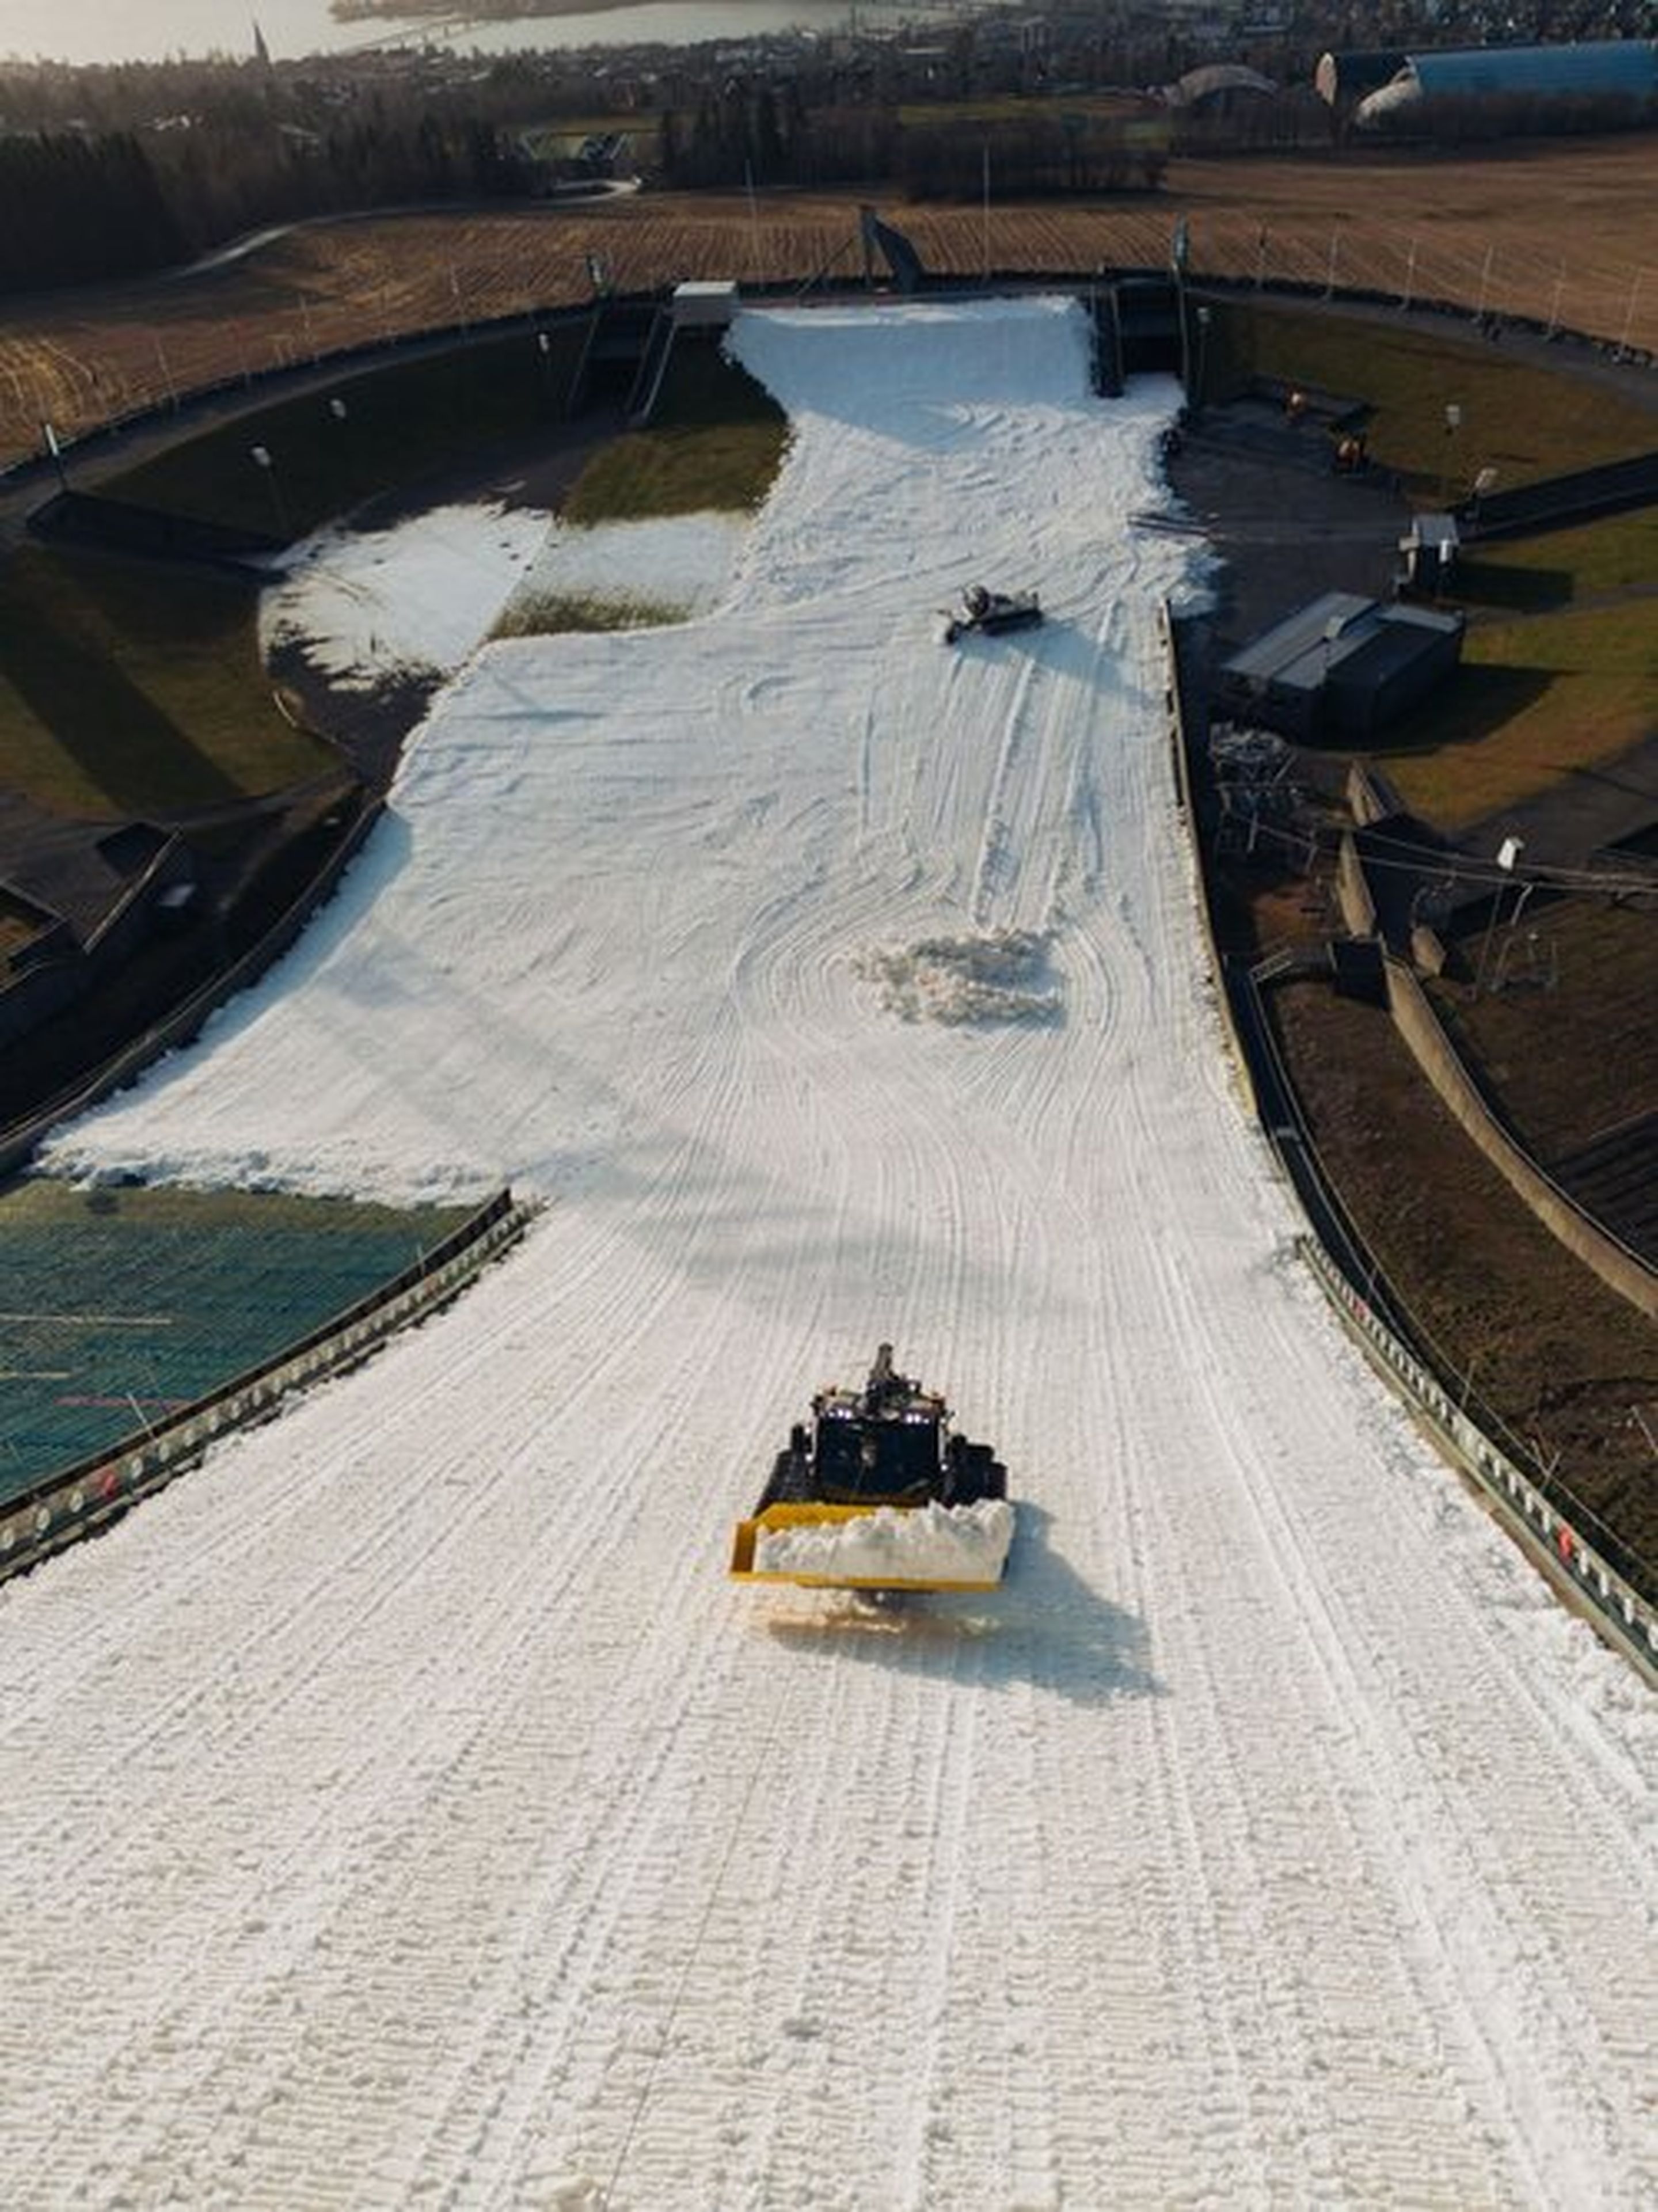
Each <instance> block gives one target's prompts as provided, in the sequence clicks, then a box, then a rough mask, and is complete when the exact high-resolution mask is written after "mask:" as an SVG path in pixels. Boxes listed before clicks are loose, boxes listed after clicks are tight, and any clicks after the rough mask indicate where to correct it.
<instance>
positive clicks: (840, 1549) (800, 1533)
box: [754, 1498, 1013, 1583]
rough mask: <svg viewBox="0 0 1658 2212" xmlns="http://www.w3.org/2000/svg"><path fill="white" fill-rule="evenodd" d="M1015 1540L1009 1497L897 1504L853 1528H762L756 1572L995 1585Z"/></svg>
mask: <svg viewBox="0 0 1658 2212" xmlns="http://www.w3.org/2000/svg"><path fill="white" fill-rule="evenodd" d="M1012 1541H1013V1508H1012V1507H1011V1505H1010V1504H1007V1503H1006V1501H1005V1499H1003V1498H985V1499H983V1500H982V1501H981V1503H980V1504H977V1505H934V1504H928V1505H920V1506H917V1507H916V1508H915V1509H914V1510H913V1511H909V1510H903V1509H902V1508H899V1507H896V1506H890V1505H883V1506H879V1507H878V1508H877V1510H875V1511H874V1512H873V1513H866V1514H860V1515H859V1517H858V1518H857V1519H856V1520H853V1521H824V1522H808V1523H806V1524H805V1525H804V1526H800V1527H795V1528H774V1529H762V1530H761V1531H760V1533H759V1534H758V1536H757V1537H756V1541H755V1547H754V1564H755V1567H756V1571H757V1572H759V1573H761V1574H774V1575H827V1576H829V1577H832V1578H835V1579H837V1580H844V1581H848V1582H850V1581H853V1580H860V1581H862V1580H869V1581H878V1580H883V1579H885V1578H887V1577H890V1578H891V1579H892V1580H893V1581H894V1582H895V1583H899V1582H973V1583H990V1582H995V1581H998V1580H999V1578H1000V1576H1001V1572H1002V1569H1003V1567H1004V1566H1005V1565H1006V1563H1007V1554H1008V1547H1009V1546H1010V1545H1011V1543H1012Z"/></svg>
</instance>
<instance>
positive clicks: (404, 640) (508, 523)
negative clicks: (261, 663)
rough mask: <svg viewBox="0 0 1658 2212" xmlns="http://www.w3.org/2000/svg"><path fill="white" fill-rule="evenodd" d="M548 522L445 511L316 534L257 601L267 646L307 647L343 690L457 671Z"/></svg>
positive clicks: (515, 510) (490, 510) (521, 511)
mask: <svg viewBox="0 0 1658 2212" xmlns="http://www.w3.org/2000/svg"><path fill="white" fill-rule="evenodd" d="M548 520H549V518H548V516H547V515H546V514H545V513H543V512H541V511H539V510H537V509H531V508H523V507H510V508H509V507H496V506H489V507H434V508H433V509H432V510H431V512H430V513H426V514H420V515H415V516H413V517H411V518H410V520H408V521H406V522H400V523H398V524H397V525H396V526H395V527H393V528H392V529H390V530H368V531H361V532H358V531H353V530H349V529H346V528H343V527H336V528H331V529H328V530H322V531H319V532H317V533H316V535H315V536H314V537H312V538H307V539H305V540H304V541H303V543H302V544H300V545H299V546H297V547H296V548H295V550H293V552H292V553H290V554H289V555H288V556H287V558H286V559H285V561H284V563H283V569H282V580H281V582H280V583H276V584H273V585H272V586H270V589H269V590H268V591H267V592H265V593H264V598H263V599H262V600H261V602H260V607H259V646H260V649H261V651H262V652H263V653H265V654H266V655H267V656H268V655H269V654H270V653H271V652H272V650H273V649H274V648H276V647H279V646H284V645H299V646H301V647H303V648H304V651H305V653H306V657H307V659H309V660H310V661H311V663H312V664H313V666H314V667H317V668H319V669H320V670H321V671H323V672H324V673H325V675H327V676H330V677H331V678H333V679H334V681H335V682H336V683H337V684H339V685H340V686H341V688H342V689H343V690H352V691H372V690H374V689H375V687H376V686H377V685H379V684H384V683H386V682H387V681H389V680H390V679H392V678H396V677H400V676H410V675H413V676H448V675H451V674H452V673H453V671H455V670H456V669H458V668H459V667H460V666H461V665H462V664H463V663H464V662H465V661H466V660H468V659H470V658H471V654H472V653H473V651H474V650H475V649H476V647H477V646H478V645H479V644H480V642H481V641H483V639H484V638H486V637H487V636H488V635H489V632H490V631H491V630H492V629H494V627H495V622H496V619H497V617H499V615H500V613H501V608H502V606H503V605H505V604H506V602H507V599H509V598H510V597H511V595H512V593H513V590H514V589H515V587H516V586H517V585H518V583H519V580H521V578H522V577H523V575H524V574H525V571H526V570H527V569H528V568H530V566H531V562H533V561H534V559H535V556H536V555H537V553H538V552H539V551H540V550H541V546H542V544H543V541H544V538H546V535H547V526H548Z"/></svg>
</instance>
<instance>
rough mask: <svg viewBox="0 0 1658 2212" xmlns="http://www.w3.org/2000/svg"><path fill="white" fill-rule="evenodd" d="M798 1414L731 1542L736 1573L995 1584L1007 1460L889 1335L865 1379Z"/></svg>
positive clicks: (838, 1581) (888, 1583) (840, 1585)
mask: <svg viewBox="0 0 1658 2212" xmlns="http://www.w3.org/2000/svg"><path fill="white" fill-rule="evenodd" d="M811 1414H812V1418H811V1424H810V1425H807V1424H805V1422H797V1423H796V1424H795V1425H794V1427H793V1429H792V1430H791V1431H789V1441H788V1447H787V1449H786V1450H784V1451H780V1452H779V1454H778V1455H777V1457H776V1460H775V1461H774V1463H773V1467H772V1471H771V1479H770V1480H769V1481H768V1483H767V1485H766V1487H765V1489H764V1490H763V1492H762V1493H761V1497H760V1501H759V1503H758V1504H756V1507H755V1509H754V1511H753V1513H752V1515H751V1516H750V1518H749V1519H748V1520H746V1521H743V1522H738V1528H737V1531H736V1534H735V1536H734V1538H733V1540H732V1557H731V1572H732V1576H733V1577H735V1578H736V1579H737V1580H738V1581H739V1582H778V1583H803V1584H805V1585H806V1586H808V1587H811V1588H818V1589H865V1590H884V1589H885V1590H906V1589H917V1590H919V1589H994V1588H995V1587H996V1585H997V1583H999V1581H1000V1580H1001V1578H1002V1574H1003V1571H1004V1569H1005V1566H1006V1564H1007V1553H1008V1547H1009V1546H1010V1545H1011V1542H1012V1539H1013V1509H1012V1507H1011V1505H1009V1504H1008V1503H1007V1502H1006V1501H1007V1469H1006V1468H1005V1467H1004V1466H1003V1465H1002V1463H1001V1462H1000V1461H999V1459H998V1458H997V1457H996V1455H995V1454H994V1453H993V1451H992V1449H991V1448H990V1446H989V1445H988V1444H981V1443H969V1441H968V1439H967V1438H966V1437H963V1436H962V1435H961V1434H960V1433H959V1431H956V1430H954V1429H952V1428H951V1427H950V1409H949V1407H947V1406H946V1405H945V1403H944V1400H943V1398H942V1397H940V1396H938V1394H937V1393H936V1392H934V1391H930V1390H924V1389H921V1387H920V1384H919V1383H915V1382H914V1381H912V1380H911V1378H910V1377H909V1376H908V1375H900V1374H898V1373H897V1372H896V1370H894V1367H893V1364H892V1346H890V1344H884V1345H882V1346H879V1348H878V1351H877V1352H876V1355H875V1364H874V1365H873V1366H872V1368H871V1370H870V1371H869V1376H868V1379H867V1381H866V1382H865V1384H864V1387H863V1389H861V1390H851V1389H842V1388H841V1386H840V1385H839V1384H838V1383H835V1384H831V1385H829V1388H827V1389H823V1390H820V1391H819V1392H818V1394H817V1396H816V1397H815V1398H814V1399H813V1400H812V1401H811Z"/></svg>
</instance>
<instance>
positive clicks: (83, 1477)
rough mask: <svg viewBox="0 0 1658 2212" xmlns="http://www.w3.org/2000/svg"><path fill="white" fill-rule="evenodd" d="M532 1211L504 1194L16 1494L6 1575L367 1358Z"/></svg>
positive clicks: (10, 1504)
mask: <svg viewBox="0 0 1658 2212" xmlns="http://www.w3.org/2000/svg"><path fill="white" fill-rule="evenodd" d="M533 1212H534V1208H533V1207H531V1206H529V1205H527V1204H525V1203H524V1202H523V1201H521V1200H517V1199H515V1198H514V1197H513V1194H512V1192H511V1191H510V1190H503V1191H499V1192H497V1193H496V1194H495V1197H494V1198H492V1199H491V1200H489V1203H488V1204H487V1205H486V1206H483V1207H482V1208H480V1210H479V1211H478V1212H477V1213H475V1214H474V1215H473V1216H472V1217H471V1219H470V1220H468V1221H466V1222H464V1223H463V1224H462V1225H461V1226H460V1227H459V1229H458V1230H456V1231H455V1232H454V1234H453V1235H452V1236H451V1237H446V1238H445V1239H444V1240H443V1242H442V1243H440V1244H438V1245H435V1246H434V1248H433V1249H432V1250H431V1251H430V1252H428V1253H426V1254H425V1255H423V1256H422V1258H421V1259H420V1260H418V1261H416V1262H415V1263H414V1265H413V1266H411V1267H406V1268H404V1270H403V1271H402V1273H399V1274H398V1275H395V1276H393V1277H392V1279H391V1280H390V1281H389V1282H386V1283H385V1284H382V1285H381V1286H380V1288H379V1289H378V1290H377V1291H374V1292H373V1293H371V1295H370V1296H369V1297H366V1298H362V1299H360V1300H359V1301H358V1302H357V1304H355V1305H353V1306H350V1307H349V1308H348V1309H347V1310H346V1311H345V1312H343V1313H342V1314H339V1315H337V1316H335V1318H334V1319H333V1320H332V1321H330V1322H325V1323H324V1325H323V1326H322V1327H321V1328H319V1329H315V1330H313V1332H312V1333H311V1334H309V1335H307V1336H304V1337H302V1338H301V1339H300V1340H299V1341H298V1342H297V1343H295V1344H293V1345H290V1346H288V1348H287V1350H286V1351H284V1352H280V1353H278V1354H277V1355H276V1358H272V1359H270V1360H266V1361H264V1362H263V1363H262V1364H260V1365H258V1367H254V1368H250V1369H249V1370H248V1371H247V1372H246V1374H243V1375H240V1376H237V1377H236V1378H235V1379H234V1381H233V1382H230V1383H226V1384H225V1385H224V1386H223V1388H222V1389H218V1390H214V1391H211V1392H210V1393H209V1394H208V1395H207V1396H206V1397H203V1398H198V1399H197V1401H195V1402H194V1403H193V1404H192V1405H190V1406H186V1407H182V1408H181V1409H180V1410H179V1412H178V1413H174V1414H173V1415H171V1416H170V1417H169V1418H168V1419H166V1420H164V1421H158V1422H156V1423H155V1424H154V1425H150V1426H149V1427H147V1428H146V1429H145V1430H144V1431H143V1434H142V1436H140V1437H134V1438H130V1439H129V1440H128V1442H127V1443H126V1444H125V1447H124V1448H123V1449H120V1450H118V1451H114V1452H104V1453H100V1454H99V1455H96V1456H94V1457H93V1458H91V1459H87V1460H83V1461H82V1462H79V1463H78V1464H76V1466H74V1467H71V1468H64V1470H62V1471H61V1472H60V1473H58V1474H54V1475H52V1476H50V1477H49V1478H48V1479H47V1480H46V1481H44V1482H41V1483H38V1484H36V1485H35V1486H34V1487H33V1489H31V1490H27V1491H25V1492H22V1493H21V1495H20V1496H17V1497H15V1498H9V1499H8V1500H7V1501H6V1503H5V1504H4V1506H3V1508H0V1581H4V1580H5V1579H6V1578H7V1577H9V1576H11V1575H15V1574H20V1573H21V1572H23V1571H25V1570H26V1569H27V1568H29V1567H33V1566H35V1565H38V1564H39V1561H40V1560H42V1559H46V1558H47V1557H48V1556H49V1555H50V1554H51V1553H53V1552H57V1551H61V1550H62V1549H63V1547H64V1546H65V1545H66V1544H72V1543H75V1542H76V1541H78V1540H79V1539H80V1538H81V1537H82V1536H88V1535H91V1534H94V1533H95V1532H96V1531H97V1530H99V1529H100V1528H106V1527H107V1526H108V1524H109V1523H110V1522H112V1521H113V1520H114V1519H116V1518H117V1517H118V1516H119V1515H120V1514H122V1513H125V1511H126V1510H127V1509H128V1507H129V1506H131V1505H133V1504H136V1503H137V1500H138V1499H139V1498H146V1497H148V1496H149V1494H150V1493H151V1492H153V1491H157V1490H160V1489H162V1488H163V1487H165V1486H166V1485H167V1483H169V1482H172V1481H173V1480H175V1478H176V1477H177V1476H179V1475H180V1474H184V1473H185V1470H186V1469H187V1468H191V1467H194V1466H195V1465H197V1463H198V1462H199V1461H200V1460H201V1458H202V1457H203V1454H204V1453H205V1452H206V1450H207V1449H208V1447H209V1445H210V1444H211V1443H215V1442H216V1440H217V1439H218V1438H220V1437H225V1436H228V1435H229V1434H230V1433H231V1432H232V1431H234V1430H237V1429H241V1428H246V1427H248V1426H249V1425H251V1424H252V1423H253V1422H256V1421H260V1420H265V1419H269V1418H270V1416H271V1415H272V1414H273V1413H275V1412H276V1410H277V1408H278V1407H279V1406H280V1405H281V1403H282V1401H283V1400H284V1399H285V1398H286V1397H288V1395H290V1394H291V1393H292V1392H294V1391H295V1390H303V1389H309V1388H310V1387H311V1386H312V1385H313V1384H314V1383H319V1382H322V1381H323V1380H324V1379H325V1377H327V1376H331V1375H337V1374H339V1373H341V1372H343V1370H345V1369H347V1368H350V1367H355V1366H357V1365H359V1364H361V1362H362V1361H363V1360H365V1359H367V1358H369V1357H371V1355H372V1354H373V1353H374V1352H377V1351H378V1350H379V1349H380V1346H382V1345H383V1344H385V1343H386V1340H387V1339H388V1338H389V1337H391V1336H392V1335H394V1334H396V1333H397V1331H398V1330H399V1329H401V1328H407V1327H408V1325H409V1324H410V1322H414V1321H417V1320H421V1319H422V1318H423V1317H424V1316H427V1315H428V1314H430V1313H433V1312H434V1311H435V1310H437V1308H438V1307H440V1306H442V1305H445V1304H447V1303H448V1302H449V1301H450V1300H451V1299H452V1298H453V1297H457V1296H458V1295H459V1292H460V1291H463V1290H465V1287H466V1285H468V1284H469V1283H470V1282H471V1280H472V1279H473V1278H474V1277H475V1276H476V1275H477V1273H479V1272H480V1270H481V1269H482V1268H483V1267H485V1266H486V1265H487V1264H488V1263H489V1261H491V1260H493V1259H494V1258H495V1256H496V1255H498V1254H499V1253H501V1252H502V1251H504V1250H505V1249H506V1248H507V1246H508V1245H509V1244H512V1243H515V1242H516V1241H517V1239H518V1238H519V1237H521V1236H522V1235H523V1233H524V1231H525V1227H526V1226H527V1225H528V1223H529V1221H530V1220H531V1216H532V1214H533Z"/></svg>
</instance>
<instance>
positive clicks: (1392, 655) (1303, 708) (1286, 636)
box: [1216, 592, 1463, 744]
mask: <svg viewBox="0 0 1658 2212" xmlns="http://www.w3.org/2000/svg"><path fill="white" fill-rule="evenodd" d="M1462 630H1463V620H1462V617H1461V615H1460V614H1445V613H1442V612H1440V611H1437V610H1436V609H1433V608H1429V607H1410V606H1390V605H1385V604H1383V603H1382V602H1381V601H1379V600H1376V599H1362V598H1360V597H1359V596H1358V595H1357V593H1356V592H1324V593H1323V594H1322V595H1321V597H1320V598H1318V599H1314V600H1312V601H1310V602H1309V604H1308V605H1306V606H1304V607H1302V608H1300V609H1298V610H1297V612H1296V613H1294V614H1292V615H1291V616H1289V617H1287V618H1286V619H1285V620H1284V622H1281V623H1278V625H1277V626H1276V627H1275V628H1274V629H1270V630H1267V631H1266V633H1265V634H1264V635H1262V636H1260V637H1258V638H1255V639H1254V640H1253V641H1251V642H1250V643H1249V644H1248V645H1247V646H1245V647H1243V648H1242V650H1241V651H1240V652H1238V653H1234V654H1233V655H1232V657H1231V658H1230V659H1229V660H1226V661H1224V662H1223V663H1222V664H1221V666H1220V669H1219V671H1218V677H1217V684H1216V690H1217V703H1218V707H1219V708H1220V710H1221V711H1222V712H1223V713H1224V714H1230V715H1231V716H1232V717H1233V718H1234V720H1238V721H1241V722H1248V723H1252V724H1254V725H1256V726H1260V727H1262V728H1266V729H1269V730H1278V731H1279V732H1282V733H1283V735H1284V736H1285V737H1288V738H1297V739H1299V740H1301V741H1303V743H1304V742H1309V741H1317V740H1319V739H1324V740H1327V741H1329V742H1331V743H1334V744H1364V743H1366V742H1367V741H1368V740H1369V739H1370V738H1371V737H1373V736H1374V735H1375V734H1376V732H1377V731H1378V730H1381V729H1382V728H1384V727H1385V726H1387V725H1388V723H1390V722H1392V721H1394V720H1397V719H1398V717H1399V716H1400V714H1404V713H1405V712H1406V709H1407V708H1410V707H1412V706H1414V705H1415V703H1416V702H1417V701H1418V699H1421V698H1423V697H1424V696H1426V695H1427V694H1428V693H1429V692H1430V691H1431V690H1433V689H1434V688H1435V686H1436V684H1440V683H1442V681H1443V679H1444V678H1446V677H1447V676H1448V675H1449V674H1450V673H1451V671H1453V670H1454V669H1455V666H1456V664H1457V661H1458V659H1459V658H1460V657H1461V651H1462Z"/></svg>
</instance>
